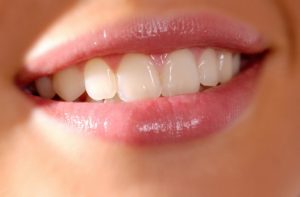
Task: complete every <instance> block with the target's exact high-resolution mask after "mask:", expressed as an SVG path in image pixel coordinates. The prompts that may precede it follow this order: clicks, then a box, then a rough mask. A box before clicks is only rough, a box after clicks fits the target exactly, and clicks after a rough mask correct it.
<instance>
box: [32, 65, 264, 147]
mask: <svg viewBox="0 0 300 197" xmlns="http://www.w3.org/2000/svg"><path fill="white" fill-rule="evenodd" d="M258 70H259V68H258V66H253V67H252V68H249V69H247V70H245V71H243V72H242V73H241V74H239V75H238V76H237V77H236V78H234V79H233V80H232V81H231V82H229V83H228V84H224V85H222V86H219V87H216V88H212V89H209V90H207V91H204V92H201V93H197V94H193V95H184V96H177V97H169V98H167V97H164V98H159V99H155V100H148V101H140V102H132V103H111V104H110V103H106V104H103V103H66V102H58V101H50V100H44V99H39V98H35V99H34V100H35V101H36V103H37V105H38V106H39V107H40V108H42V109H43V110H44V111H45V112H46V113H47V114H49V115H50V116H52V117H54V118H55V119H57V120H58V121H59V122H61V123H63V124H66V125H68V127H69V128H70V131H74V132H75V133H76V132H79V133H80V134H84V135H88V136H91V135H92V136H94V137H97V138H99V139H104V140H111V141H116V142H121V143H128V144H136V145H149V144H150V145H151V144H165V143H174V142H182V141H187V140H191V139H199V138H204V137H207V136H209V135H211V134H213V133H219V132H222V131H224V130H226V128H228V127H230V126H231V125H232V124H233V123H234V122H235V121H236V120H237V119H238V118H239V117H240V116H241V115H242V113H243V112H244V111H245V109H246V107H247V106H248V104H249V101H250V100H251V98H252V96H253V93H254V86H255V81H256V78H257V74H258Z"/></svg>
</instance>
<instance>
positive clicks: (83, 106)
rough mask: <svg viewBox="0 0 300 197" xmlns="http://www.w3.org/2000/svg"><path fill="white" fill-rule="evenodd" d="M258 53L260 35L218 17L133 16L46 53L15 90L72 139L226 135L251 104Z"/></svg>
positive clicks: (146, 140) (135, 140)
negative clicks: (80, 136) (82, 136)
mask: <svg viewBox="0 0 300 197" xmlns="http://www.w3.org/2000/svg"><path fill="white" fill-rule="evenodd" d="M266 50H267V46H266V43H265V42H264V40H263V38H262V37H261V35H260V34H259V33H258V32H256V31H255V30H253V29H252V28H250V27H248V26H247V25H245V24H243V23H240V22H237V21H234V20H232V19H230V18H226V17H224V16H217V15H211V14H200V15H193V16H176V17H166V18H138V19H133V20H130V21H126V22H122V23H120V24H114V25H109V26H106V27H102V28H100V29H99V30H97V31H95V32H92V33H87V34H86V35H84V36H79V37H78V38H76V39H74V40H72V41H70V42H67V43H62V44H61V45H60V46H59V47H56V48H54V49H52V50H49V51H46V52H45V53H44V54H42V55H40V56H38V57H35V58H33V59H31V60H30V61H28V62H27V63H26V65H25V67H24V70H23V71H22V72H21V73H20V75H19V77H18V82H19V84H21V87H22V89H23V90H24V92H26V95H28V98H29V99H30V100H32V101H33V102H34V103H35V105H36V107H37V108H40V109H42V110H44V111H45V113H47V114H48V115H49V116H51V117H53V118H55V119H56V120H57V121H58V122H60V123H63V124H66V125H68V127H69V128H70V130H72V131H76V132H78V133H83V134H86V135H92V136H95V137H99V138H100V139H108V140H112V141H119V142H125V143H132V144H157V143H172V142H178V141H185V140H191V139H198V138H200V137H205V136H208V135H210V134H212V133H217V132H220V131H224V130H225V129H226V128H227V127H230V126H231V125H232V124H233V123H234V122H235V121H236V120H237V119H238V118H239V117H240V116H241V115H242V113H243V112H244V111H245V109H246V108H247V106H248V105H249V103H250V101H251V98H252V97H253V94H254V90H255V82H256V79H257V76H258V73H259V70H260V68H261V64H262V60H263V58H264V56H265V54H266V53H265V51H266Z"/></svg>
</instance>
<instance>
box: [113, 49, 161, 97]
mask: <svg viewBox="0 0 300 197" xmlns="http://www.w3.org/2000/svg"><path fill="white" fill-rule="evenodd" d="M117 75H118V86H119V91H118V94H119V97H120V98H121V100H123V101H135V100H142V99H153V98H158V97H159V96H160V94H161V85H160V80H159V75H158V72H157V70H156V69H155V68H154V66H153V65H152V64H151V59H150V57H148V56H146V55H141V54H128V55H125V56H124V57H123V59H122V61H121V63H120V65H119V69H118V74H117Z"/></svg>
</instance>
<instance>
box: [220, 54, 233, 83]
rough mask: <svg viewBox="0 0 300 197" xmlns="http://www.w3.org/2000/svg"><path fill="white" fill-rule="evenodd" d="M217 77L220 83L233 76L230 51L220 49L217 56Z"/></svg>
mask: <svg viewBox="0 0 300 197" xmlns="http://www.w3.org/2000/svg"><path fill="white" fill-rule="evenodd" d="M219 58H220V59H219V60H220V65H219V72H220V73H219V77H220V82H221V83H226V82H228V81H230V80H231V79H232V77H233V58H232V53H231V52H228V51H222V52H221V53H220V56H219Z"/></svg>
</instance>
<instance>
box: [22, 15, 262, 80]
mask: <svg viewBox="0 0 300 197" xmlns="http://www.w3.org/2000/svg"><path fill="white" fill-rule="evenodd" d="M266 45H267V44H266V41H265V40H264V39H263V38H262V36H261V35H260V34H259V33H258V32H257V31H255V30H254V29H253V28H251V27H250V26H248V25H245V24H243V23H241V22H239V21H236V20H234V19H232V18H229V17H226V16H223V15H217V14H211V13H201V14H197V15H196V14H195V15H182V16H172V17H171V16H170V17H152V18H149V17H144V18H135V19H131V20H126V21H122V22H118V23H116V24H113V25H107V26H105V27H101V28H99V29H98V30H97V31H94V30H91V31H90V32H88V33H87V34H85V35H82V36H79V37H78V38H77V39H74V40H71V41H68V42H66V43H62V44H61V45H60V46H59V47H56V48H54V49H52V50H50V51H48V52H47V53H45V54H43V55H41V56H38V57H37V58H33V59H28V60H27V62H26V64H25V65H24V69H23V71H22V72H21V75H20V76H19V77H18V78H19V80H20V81H21V82H24V83H25V82H28V81H32V80H34V79H35V78H37V77H40V76H42V75H51V74H53V73H55V72H57V71H58V70H61V69H63V68H65V67H67V66H70V65H72V64H77V63H80V62H82V61H85V60H88V59H90V58H93V57H96V56H99V57H103V56H106V55H115V54H124V53H130V52H139V53H146V54H161V53H165V52H170V51H172V50H175V49H179V48H189V47H216V48H222V49H228V50H232V51H237V52H239V53H246V54H254V53H259V52H262V51H263V50H265V49H266Z"/></svg>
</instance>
